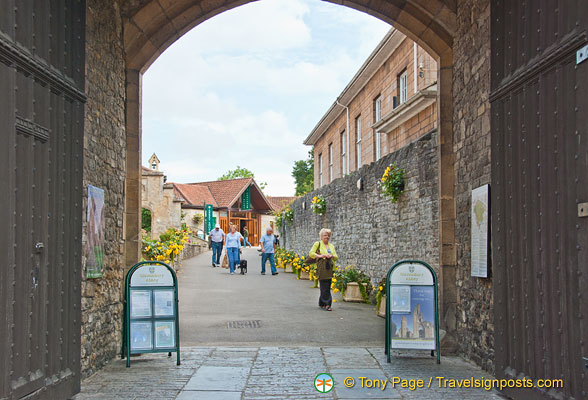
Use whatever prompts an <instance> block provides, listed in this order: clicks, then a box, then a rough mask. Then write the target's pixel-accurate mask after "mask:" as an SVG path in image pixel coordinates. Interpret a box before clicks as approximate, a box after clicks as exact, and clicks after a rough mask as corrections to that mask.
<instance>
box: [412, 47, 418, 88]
mask: <svg viewBox="0 0 588 400" xmlns="http://www.w3.org/2000/svg"><path fill="white" fill-rule="evenodd" d="M413 49H414V51H413V53H414V60H413V62H412V67H413V71H414V94H416V92H417V77H418V75H417V44H416V42H414V47H413Z"/></svg>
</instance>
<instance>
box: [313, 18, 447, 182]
mask: <svg viewBox="0 0 588 400" xmlns="http://www.w3.org/2000/svg"><path fill="white" fill-rule="evenodd" d="M436 127H437V63H436V62H435V60H434V59H433V58H432V57H431V56H430V55H429V54H428V53H427V52H426V51H425V50H423V49H422V48H420V47H419V46H418V45H417V44H416V43H415V42H414V41H412V40H410V39H409V38H407V37H406V36H405V35H404V34H402V33H401V32H399V31H397V30H396V29H394V28H392V29H391V30H390V31H389V32H388V34H387V35H386V36H385V37H384V39H383V40H382V41H381V42H380V43H379V44H378V46H377V47H376V49H375V50H374V51H373V52H372V54H371V55H370V56H369V57H368V59H367V60H366V61H365V63H364V64H363V65H362V66H361V68H360V69H359V71H358V72H357V73H356V74H355V76H354V77H353V79H351V81H350V82H349V84H348V85H347V86H346V87H345V89H344V90H343V91H342V92H341V94H340V95H339V96H338V97H337V99H336V100H335V102H334V103H333V105H332V106H331V108H329V110H328V111H327V113H326V114H325V115H324V116H323V117H322V118H321V120H320V121H319V122H318V124H317V125H316V127H315V128H314V129H313V130H312V132H311V133H310V134H309V135H308V137H307V138H306V139H305V141H304V144H307V145H312V146H314V171H315V172H314V174H315V176H314V187H315V189H316V188H319V187H321V186H324V185H326V184H328V183H330V182H332V181H333V180H334V179H336V178H340V177H342V176H344V175H346V174H348V173H349V172H351V171H355V170H357V169H359V168H361V166H362V165H365V164H369V163H371V162H373V161H377V160H379V159H380V158H382V157H383V156H384V155H386V154H389V153H392V152H394V151H396V150H398V149H400V148H402V147H404V146H405V145H407V144H409V143H411V142H413V141H415V140H417V139H418V138H420V137H422V136H423V135H425V134H427V133H429V132H431V131H432V130H433V129H435V128H436Z"/></svg>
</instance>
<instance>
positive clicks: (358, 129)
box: [355, 115, 362, 169]
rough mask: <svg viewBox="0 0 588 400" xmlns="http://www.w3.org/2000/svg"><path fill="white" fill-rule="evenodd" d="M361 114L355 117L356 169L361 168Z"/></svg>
mask: <svg viewBox="0 0 588 400" xmlns="http://www.w3.org/2000/svg"><path fill="white" fill-rule="evenodd" d="M361 124H362V122H361V115H358V116H357V117H355V167H356V168H355V169H360V168H361V165H362V164H361V130H362V126H361Z"/></svg>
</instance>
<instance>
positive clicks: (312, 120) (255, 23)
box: [143, 0, 389, 195]
mask: <svg viewBox="0 0 588 400" xmlns="http://www.w3.org/2000/svg"><path fill="white" fill-rule="evenodd" d="M333 11H335V13H333ZM388 28H389V26H388V25H386V24H383V23H382V22H380V21H378V20H376V19H374V18H373V17H370V16H368V15H366V14H362V13H359V12H357V11H354V10H351V9H346V8H344V7H340V6H335V5H332V4H329V3H323V2H319V1H314V0H313V1H309V0H264V1H260V2H255V3H251V4H249V5H246V6H242V7H238V8H236V9H233V10H230V11H227V12H225V13H223V14H220V15H218V16H217V17H214V18H212V19H210V20H208V21H206V22H204V23H202V24H201V25H199V26H197V27H196V28H195V29H193V30H192V31H191V32H189V33H187V34H186V35H185V36H184V37H183V38H181V39H180V40H178V41H177V42H176V43H175V44H173V45H172V46H171V47H170V48H169V49H168V50H166V51H165V52H164V54H163V55H162V56H161V57H159V59H158V60H156V61H155V63H153V65H152V66H151V67H150V68H149V70H148V71H147V72H146V73H145V75H144V77H143V158H144V159H146V158H148V157H149V156H150V155H151V154H152V153H153V152H154V151H155V152H157V155H158V157H159V159H160V160H161V162H162V163H161V168H162V170H163V171H164V172H165V173H166V174H167V176H168V178H169V180H170V181H176V182H194V181H204V180H213V179H216V178H218V177H219V176H221V175H222V174H223V173H224V172H226V171H227V170H229V169H233V168H235V167H236V166H237V165H240V166H242V167H246V168H248V169H250V170H252V171H253V172H254V173H255V175H256V177H257V179H258V181H266V182H267V183H268V188H267V190H266V192H267V193H269V194H272V195H292V194H293V193H294V181H293V178H292V177H291V176H290V174H291V169H292V165H293V163H294V161H295V160H299V159H303V158H306V156H307V153H308V150H309V147H307V146H304V145H303V144H302V141H303V140H304V138H305V137H306V136H307V135H308V133H309V132H310V131H311V130H312V128H313V127H314V125H315V124H316V122H317V121H318V120H319V119H320V117H321V116H322V115H323V114H324V113H325V112H326V110H327V109H328V107H329V106H330V105H331V103H332V102H333V101H334V99H335V98H336V97H337V95H338V94H339V92H340V91H341V90H342V89H343V87H345V85H346V84H347V82H348V81H349V79H350V78H351V77H352V76H353V75H354V74H355V72H356V71H357V69H358V68H359V67H360V66H361V64H362V63H363V61H364V60H365V58H366V57H367V55H368V54H369V53H370V52H371V51H372V50H373V48H374V47H375V45H376V44H377V43H378V41H379V40H381V37H382V36H383V35H384V34H385V33H386V31H387V30H388Z"/></svg>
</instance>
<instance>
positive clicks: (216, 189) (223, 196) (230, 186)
mask: <svg viewBox="0 0 588 400" xmlns="http://www.w3.org/2000/svg"><path fill="white" fill-rule="evenodd" d="M252 182H253V179H251V178H241V179H229V180H226V181H210V182H198V183H196V185H204V186H207V187H208V189H209V190H210V193H212V196H213V197H214V199H215V200H216V202H217V205H218V207H230V206H231V205H232V204H233V203H234V202H235V200H237V198H238V197H239V195H240V194H241V192H243V191H244V190H245V189H246V188H247V187H248V186H249V185H250V184H251V183H252Z"/></svg>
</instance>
